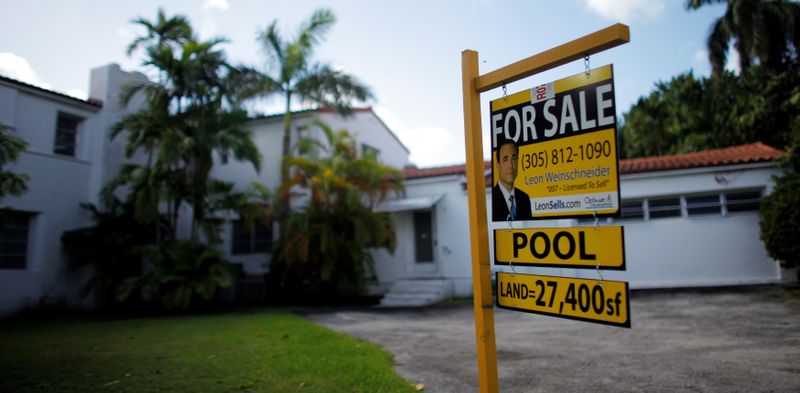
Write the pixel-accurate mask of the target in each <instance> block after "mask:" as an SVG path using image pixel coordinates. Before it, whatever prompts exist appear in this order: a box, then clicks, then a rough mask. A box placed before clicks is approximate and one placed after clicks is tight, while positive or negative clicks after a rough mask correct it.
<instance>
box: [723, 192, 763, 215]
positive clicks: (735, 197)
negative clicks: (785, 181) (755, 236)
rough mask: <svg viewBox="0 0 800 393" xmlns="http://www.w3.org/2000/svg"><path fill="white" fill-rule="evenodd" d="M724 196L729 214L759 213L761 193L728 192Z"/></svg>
mask: <svg viewBox="0 0 800 393" xmlns="http://www.w3.org/2000/svg"><path fill="white" fill-rule="evenodd" d="M724 195H725V201H726V205H727V208H728V213H739V212H757V211H758V207H759V200H760V199H761V191H738V192H726V193H725V194H724Z"/></svg>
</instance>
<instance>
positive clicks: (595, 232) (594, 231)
mask: <svg viewBox="0 0 800 393" xmlns="http://www.w3.org/2000/svg"><path fill="white" fill-rule="evenodd" d="M624 244H625V241H624V236H623V227H622V226H603V227H572V228H528V229H525V228H523V229H495V230H494V263H495V265H523V266H543V267H571V268H576V269H609V270H625V246H624Z"/></svg>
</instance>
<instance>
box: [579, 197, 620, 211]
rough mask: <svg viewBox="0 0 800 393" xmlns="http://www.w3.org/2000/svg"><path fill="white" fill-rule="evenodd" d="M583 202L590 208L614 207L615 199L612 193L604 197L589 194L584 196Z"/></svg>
mask: <svg viewBox="0 0 800 393" xmlns="http://www.w3.org/2000/svg"><path fill="white" fill-rule="evenodd" d="M583 203H584V204H585V205H586V207H587V208H589V209H598V208H610V207H614V200H613V199H612V198H611V194H608V195H606V196H604V197H596V196H587V197H585V198H583Z"/></svg>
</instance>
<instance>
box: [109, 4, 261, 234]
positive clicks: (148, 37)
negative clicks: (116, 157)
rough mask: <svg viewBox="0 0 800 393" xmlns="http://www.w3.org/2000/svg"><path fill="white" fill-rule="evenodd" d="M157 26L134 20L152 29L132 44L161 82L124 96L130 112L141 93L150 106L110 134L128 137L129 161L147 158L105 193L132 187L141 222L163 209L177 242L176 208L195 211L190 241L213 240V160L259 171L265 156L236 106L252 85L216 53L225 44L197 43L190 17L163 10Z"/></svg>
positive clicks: (135, 87)
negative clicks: (227, 159) (139, 153)
mask: <svg viewBox="0 0 800 393" xmlns="http://www.w3.org/2000/svg"><path fill="white" fill-rule="evenodd" d="M157 19H158V20H157V22H147V21H145V20H143V19H141V18H140V19H137V20H135V21H134V23H137V24H140V25H142V26H144V27H145V28H146V29H147V33H146V34H145V35H144V36H143V37H140V38H137V39H136V40H135V41H134V42H133V43H132V44H131V46H130V48H129V51H133V50H134V49H135V48H137V47H138V46H139V45H145V53H146V59H145V61H144V65H145V66H146V67H148V68H149V69H151V70H154V71H155V72H156V73H157V74H158V82H157V83H138V84H131V85H128V86H127V87H126V89H125V90H124V91H123V94H122V95H121V101H122V104H123V105H125V106H127V105H128V104H130V102H131V100H132V98H133V97H134V96H135V95H136V94H137V93H139V92H141V93H143V95H144V98H145V103H144V105H143V107H142V108H141V110H139V111H138V112H135V113H132V114H130V115H128V116H126V117H124V118H123V119H122V120H121V121H120V122H119V123H117V124H116V125H115V126H114V128H113V129H112V137H116V136H118V135H120V134H121V133H123V132H124V133H127V136H128V140H127V147H126V155H127V156H128V157H131V156H133V155H134V154H135V153H136V152H137V151H143V152H144V153H145V154H146V155H147V162H146V163H145V164H130V165H127V166H123V168H122V170H121V171H120V173H119V174H118V176H117V177H116V178H114V179H112V181H111V182H110V183H109V185H108V187H107V190H106V192H105V194H106V195H110V194H113V192H114V191H115V190H116V189H118V188H119V187H121V186H124V185H130V186H132V190H131V193H130V194H129V197H130V198H133V199H134V201H133V205H134V206H135V207H136V208H137V212H136V215H137V217H138V218H139V219H142V220H145V221H146V220H152V218H153V217H156V216H158V214H159V213H158V209H159V207H160V206H162V204H165V205H166V206H167V209H168V217H169V219H170V229H171V231H172V233H171V234H169V235H168V236H167V238H174V231H175V230H176V228H177V221H178V213H179V208H180V206H181V204H182V203H187V204H188V205H189V206H190V207H191V212H192V213H191V214H192V217H191V235H190V237H191V241H192V242H193V243H198V241H199V240H200V234H201V232H202V233H203V235H204V236H205V237H206V239H213V238H215V235H214V233H215V231H216V230H217V229H215V228H213V225H209V222H210V221H214V219H213V217H212V216H213V215H212V214H211V213H212V211H213V207H212V206H210V205H209V204H208V201H209V194H210V193H211V192H212V189H211V187H213V186H214V185H215V184H216V183H215V182H214V181H212V179H210V172H211V168H212V166H213V163H214V159H213V158H214V155H217V156H226V157H227V156H229V155H231V156H232V157H233V158H234V159H237V160H241V161H247V162H250V163H252V164H253V166H254V167H255V168H256V170H259V169H260V165H261V155H260V153H259V151H258V148H257V147H256V145H255V144H254V143H253V141H252V139H251V137H250V131H249V130H247V129H246V128H245V123H246V122H247V114H246V112H245V111H244V110H243V109H241V108H239V107H238V103H239V102H241V98H240V93H241V92H242V91H244V90H245V87H244V86H242V85H241V83H243V82H246V81H250V80H252V77H253V75H254V74H253V73H252V70H249V69H248V68H246V67H235V66H233V65H231V64H229V63H228V62H227V61H226V59H225V54H224V52H223V51H222V50H220V49H219V48H218V46H219V45H220V44H222V43H223V42H224V40H222V39H213V40H210V41H198V40H197V39H196V38H195V37H194V36H193V33H192V30H191V27H190V26H189V24H188V22H186V20H185V18H183V17H180V16H176V17H172V18H166V17H165V16H164V15H163V12H162V11H159V15H158V18H157Z"/></svg>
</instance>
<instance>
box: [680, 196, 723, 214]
mask: <svg viewBox="0 0 800 393" xmlns="http://www.w3.org/2000/svg"><path fill="white" fill-rule="evenodd" d="M686 213H687V214H688V215H690V216H704V215H705V216H707V215H721V214H722V203H720V199H719V194H708V195H696V196H687V197H686Z"/></svg>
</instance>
